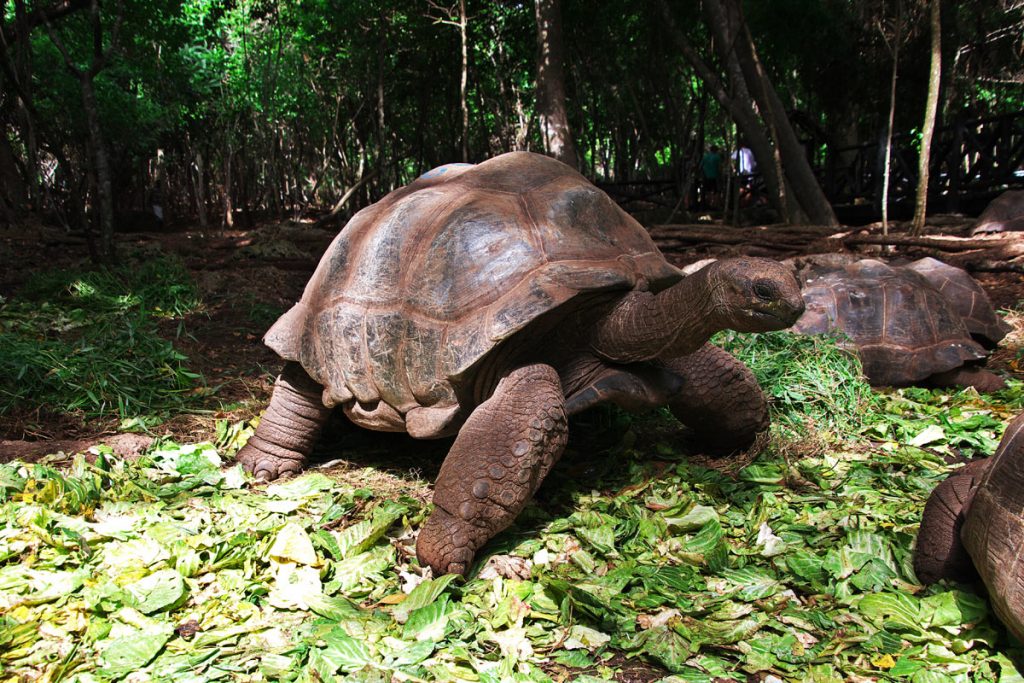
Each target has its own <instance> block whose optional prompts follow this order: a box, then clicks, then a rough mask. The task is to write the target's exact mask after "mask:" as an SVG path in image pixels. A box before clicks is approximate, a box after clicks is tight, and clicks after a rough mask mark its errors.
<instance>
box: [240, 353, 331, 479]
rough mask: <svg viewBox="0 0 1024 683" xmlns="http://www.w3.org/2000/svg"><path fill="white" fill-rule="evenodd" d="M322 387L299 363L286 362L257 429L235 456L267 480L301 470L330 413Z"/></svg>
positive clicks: (250, 469)
mask: <svg viewBox="0 0 1024 683" xmlns="http://www.w3.org/2000/svg"><path fill="white" fill-rule="evenodd" d="M322 391H323V387H321V386H320V385H319V384H317V383H316V382H315V381H314V380H313V379H312V378H311V377H310V376H309V375H308V374H306V371H305V370H303V369H302V366H301V365H299V364H298V363H291V362H289V363H287V364H286V365H285V366H284V370H282V371H281V374H280V375H279V376H278V378H277V381H276V382H275V383H274V393H273V394H272V395H271V397H270V405H269V406H268V407H267V410H266V412H265V413H264V415H263V418H262V419H261V420H260V424H259V426H258V427H257V428H256V433H255V434H253V435H252V437H251V438H250V439H249V443H247V444H246V445H245V447H244V448H242V450H240V451H239V452H238V455H237V456H236V457H237V459H238V461H239V462H241V463H242V465H243V466H244V467H245V469H246V470H248V471H249V472H252V473H253V474H254V475H255V476H256V478H257V479H262V480H264V481H269V480H272V479H277V478H278V477H280V476H282V475H284V474H297V473H299V472H301V471H302V469H303V467H305V465H306V458H307V457H309V453H310V451H312V450H313V445H314V444H315V443H316V439H317V437H318V436H319V435H320V430H321V429H322V428H323V426H324V423H325V422H327V418H328V416H329V415H330V414H331V409H330V408H328V407H326V406H324V404H323V402H322V401H321V398H320V396H321V392H322Z"/></svg>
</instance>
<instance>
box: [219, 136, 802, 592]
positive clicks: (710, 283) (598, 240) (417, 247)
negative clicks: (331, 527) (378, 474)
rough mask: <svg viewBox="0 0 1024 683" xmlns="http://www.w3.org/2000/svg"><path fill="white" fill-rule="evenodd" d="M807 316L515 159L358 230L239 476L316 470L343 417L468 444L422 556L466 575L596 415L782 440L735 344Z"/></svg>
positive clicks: (478, 170)
mask: <svg viewBox="0 0 1024 683" xmlns="http://www.w3.org/2000/svg"><path fill="white" fill-rule="evenodd" d="M802 311H803V300H802V299H801V298H800V290H799V287H798V285H797V283H796V280H795V278H794V277H793V276H792V274H791V273H790V271H789V270H788V269H787V268H785V267H783V266H781V265H780V264H778V263H776V262H774V261H770V260H767V259H756V258H749V259H735V260H730V261H721V262H718V263H716V264H713V265H711V266H708V267H707V268H705V269H703V270H701V271H700V272H698V273H696V274H694V275H691V276H688V277H685V278H684V277H683V276H682V274H681V273H680V271H678V270H677V269H676V268H674V267H673V266H671V265H670V264H669V263H668V262H666V261H665V259H664V257H663V256H662V255H661V253H660V252H659V251H658V249H657V248H656V247H655V245H654V243H653V242H652V241H651V239H650V237H649V236H648V234H647V232H646V231H645V230H644V229H643V227H642V226H640V225H639V224H638V223H637V222H636V221H634V220H633V219H632V218H630V216H628V215H627V214H626V213H625V212H623V211H622V210H621V209H619V208H618V207H617V206H616V205H615V204H614V203H613V202H612V201H611V199H609V197H608V196H607V195H605V194H604V193H603V192H601V191H600V190H599V189H598V188H596V187H595V186H594V185H592V184H591V183H589V182H588V181H587V180H586V179H585V178H583V176H581V175H580V174H578V173H576V172H575V171H574V170H572V169H570V168H569V167H568V166H566V165H564V164H562V163H560V162H558V161H555V160H553V159H550V158H548V157H545V156H542V155H537V154H530V153H525V152H517V153H511V154H505V155H502V156H499V157H496V158H494V159H491V160H489V161H487V162H484V163H481V164H479V165H476V166H457V167H441V168H440V169H435V171H432V172H430V173H428V174H426V175H424V176H422V177H420V178H419V179H417V180H416V181H414V182H413V183H411V184H410V185H408V186H407V187H404V188H401V189H398V190H396V191H394V192H392V193H391V194H389V195H387V196H386V197H385V198H384V199H382V200H381V201H380V202H378V203H377V204H374V205H372V206H370V207H368V208H366V209H364V210H362V211H360V212H359V213H358V214H357V215H356V216H355V217H353V218H352V220H351V221H350V222H349V223H348V225H347V226H346V227H345V228H344V229H343V230H342V231H341V233H340V234H339V235H338V236H337V238H336V239H335V240H334V242H333V243H332V245H331V246H330V247H329V249H328V250H327V253H326V254H325V255H324V257H323V259H322V260H321V262H320V265H319V266H318V267H317V269H316V272H315V273H314V274H313V276H312V278H311V279H310V281H309V283H308V284H307V285H306V289H305V292H304V294H303V295H302V299H301V300H300V301H299V302H298V303H297V304H296V305H295V306H294V307H293V308H292V309H291V310H289V311H288V312H287V313H285V314H284V315H283V316H282V317H281V318H280V319H279V320H278V321H277V322H276V323H275V324H274V325H273V327H271V329H270V330H269V331H268V332H267V334H266V337H265V341H266V343H267V344H268V345H269V346H270V348H272V349H273V350H274V351H276V352H277V353H278V354H279V355H280V356H281V357H282V358H284V359H285V360H286V361H287V363H286V365H285V368H284V370H283V371H282V373H281V375H280V376H279V377H278V379H277V382H276V384H275V387H274V393H273V396H272V397H271V401H270V406H269V407H268V409H267V411H266V414H265V416H264V417H263V419H262V421H261V422H260V424H259V427H258V429H257V430H256V433H255V434H254V435H253V437H252V438H251V439H250V441H249V443H248V444H247V445H246V446H245V447H244V448H243V449H242V451H240V453H239V456H238V457H239V459H240V460H241V461H242V463H244V465H245V466H246V468H247V469H249V470H250V471H252V472H254V473H255V474H256V476H257V477H258V478H263V479H273V478H275V477H277V476H279V475H282V474H285V473H293V472H297V471H299V470H301V469H302V467H303V466H304V464H305V461H306V457H307V455H308V454H309V452H310V450H311V449H312V447H313V444H314V441H315V439H316V438H317V435H318V433H319V430H320V428H321V426H322V425H323V423H324V422H325V420H326V419H327V417H328V414H329V412H330V411H331V409H333V408H334V407H336V406H340V407H341V409H342V410H343V411H344V413H345V414H346V415H347V416H348V417H349V418H350V419H351V420H352V422H354V423H356V424H357V425H360V426H363V427H367V428H370V429H375V430H382V431H405V432H408V433H409V434H410V435H412V436H413V437H419V438H427V439H429V438H434V437H441V436H446V435H452V434H457V435H458V436H457V438H456V439H455V442H454V444H453V445H452V447H451V450H450V451H449V453H448V456H447V457H446V459H445V461H444V463H443V465H442V467H441V472H440V474H439V475H438V478H437V482H436V486H435V492H434V510H433V513H432V514H431V516H430V518H429V519H428V521H427V522H426V524H425V525H424V526H423V528H422V530H421V531H420V534H419V538H418V541H417V555H418V557H419V559H420V562H421V563H422V564H426V565H429V566H430V567H432V568H433V570H434V571H435V573H465V572H466V571H468V569H469V567H470V563H471V561H472V558H473V556H474V554H475V552H476V550H477V549H478V548H480V547H481V546H482V545H483V544H484V543H485V542H487V540H488V539H490V538H491V537H493V536H494V535H495V534H497V533H498V532H499V531H501V530H502V529H504V528H506V527H507V526H508V525H509V524H511V523H512V521H513V519H514V518H515V517H516V515H517V514H518V513H519V512H520V510H522V508H523V507H524V506H525V505H526V502H527V500H528V499H529V498H530V496H531V495H532V494H533V493H534V492H535V491H536V490H537V487H538V486H539V485H540V483H541V481H542V480H543V479H544V476H545V475H546V474H547V473H548V471H549V470H550V468H551V467H552V465H553V464H554V463H555V461H556V460H557V459H558V457H559V456H560V455H561V453H562V451H563V449H564V448H565V444H566V438H567V427H566V420H567V417H568V416H571V415H573V414H575V413H578V412H580V411H582V410H584V409H586V408H589V407H590V406H593V405H596V404H598V403H604V402H611V403H615V404H618V405H620V406H622V407H625V408H627V409H633V408H645V407H653V406H658V405H665V404H668V405H669V407H670V408H671V409H672V411H673V412H674V413H675V414H676V415H677V416H679V417H680V418H681V419H682V420H684V421H686V422H688V423H690V425H691V426H692V427H693V428H694V429H695V430H696V431H697V432H698V434H699V435H700V434H702V435H704V436H705V437H707V440H709V441H713V442H714V445H715V446H717V447H726V446H732V447H742V446H745V445H747V444H749V443H750V442H751V441H752V440H753V438H754V436H755V434H756V433H757V432H758V431H759V430H760V429H762V428H763V427H764V426H765V424H766V421H767V417H766V410H765V400H764V397H763V394H762V393H761V391H760V388H759V387H758V386H757V383H756V381H755V380H754V378H753V376H752V375H751V373H750V371H749V370H748V369H747V368H746V367H745V366H743V365H742V364H741V363H740V362H739V361H737V360H736V359H734V358H733V357H732V356H730V355H729V354H727V353H726V352H724V351H722V350H721V349H718V348H716V347H714V346H710V345H707V344H706V342H707V341H708V339H709V338H710V336H711V335H712V334H713V333H714V332H716V331H718V330H721V329H724V328H731V329H735V330H741V331H765V330H776V329H781V328H785V327H788V326H789V325H791V324H792V323H793V322H794V321H795V320H796V319H797V318H798V317H799V315H800V313H801V312H802Z"/></svg>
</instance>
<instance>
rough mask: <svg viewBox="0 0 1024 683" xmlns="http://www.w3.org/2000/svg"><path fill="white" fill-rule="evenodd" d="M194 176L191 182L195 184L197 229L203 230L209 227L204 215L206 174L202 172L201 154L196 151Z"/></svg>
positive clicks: (207, 219)
mask: <svg viewBox="0 0 1024 683" xmlns="http://www.w3.org/2000/svg"><path fill="white" fill-rule="evenodd" d="M195 164H196V174H195V177H193V179H192V182H193V183H195V193H194V194H195V198H196V214H197V215H198V216H199V227H200V228H202V229H203V230H206V228H207V227H208V226H209V223H210V220H209V218H207V215H206V173H205V170H204V164H205V162H204V161H203V152H202V150H196V162H195Z"/></svg>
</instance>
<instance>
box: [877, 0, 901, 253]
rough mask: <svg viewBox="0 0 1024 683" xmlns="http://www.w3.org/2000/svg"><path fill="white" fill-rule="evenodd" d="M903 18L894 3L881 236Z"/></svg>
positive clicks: (886, 227)
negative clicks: (894, 22) (894, 27)
mask: <svg viewBox="0 0 1024 683" xmlns="http://www.w3.org/2000/svg"><path fill="white" fill-rule="evenodd" d="M902 28H903V18H902V16H901V12H900V3H899V2H898V1H897V3H896V37H895V40H894V41H893V51H892V78H891V79H890V84H889V121H888V123H887V125H886V129H885V162H884V165H883V167H882V234H883V235H888V234H889V179H890V176H891V173H892V171H891V168H890V167H891V165H892V128H893V125H894V124H895V121H896V76H897V74H898V73H899V66H900V38H901V34H902Z"/></svg>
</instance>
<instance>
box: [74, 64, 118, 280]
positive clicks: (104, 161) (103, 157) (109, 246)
mask: <svg viewBox="0 0 1024 683" xmlns="http://www.w3.org/2000/svg"><path fill="white" fill-rule="evenodd" d="M79 85H80V87H81V89H82V108H83V109H85V119H86V125H87V127H88V129H89V150H90V151H91V153H92V165H93V172H94V173H95V174H96V195H97V196H96V200H97V203H98V204H99V206H98V207H97V208H98V212H97V217H98V225H99V243H98V245H97V246H98V247H99V256H100V260H101V261H103V262H104V263H113V262H114V257H115V253H114V183H113V180H112V177H111V172H110V156H109V155H108V154H107V145H106V141H105V140H104V138H103V129H102V128H101V127H100V110H99V105H98V104H97V102H96V90H95V88H93V74H92V73H91V72H86V73H82V74H80V75H79Z"/></svg>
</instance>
